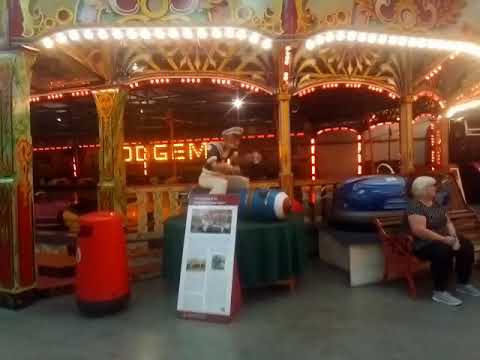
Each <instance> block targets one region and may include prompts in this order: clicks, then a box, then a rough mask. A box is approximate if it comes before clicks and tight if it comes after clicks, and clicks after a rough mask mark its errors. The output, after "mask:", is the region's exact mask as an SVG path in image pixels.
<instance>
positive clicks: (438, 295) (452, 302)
mask: <svg viewBox="0 0 480 360" xmlns="http://www.w3.org/2000/svg"><path fill="white" fill-rule="evenodd" d="M432 300H433V301H436V302H438V303H442V304H445V305H449V306H459V305H462V300H460V299H458V298H456V297H455V296H453V295H452V294H450V293H449V292H448V291H434V292H433V296H432Z"/></svg>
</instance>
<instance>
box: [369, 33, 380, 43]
mask: <svg viewBox="0 0 480 360" xmlns="http://www.w3.org/2000/svg"><path fill="white" fill-rule="evenodd" d="M377 38H378V34H375V33H372V34H368V36H367V42H368V43H369V44H375V43H376V42H377Z"/></svg>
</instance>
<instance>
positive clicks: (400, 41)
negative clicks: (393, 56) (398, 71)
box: [398, 36, 408, 47]
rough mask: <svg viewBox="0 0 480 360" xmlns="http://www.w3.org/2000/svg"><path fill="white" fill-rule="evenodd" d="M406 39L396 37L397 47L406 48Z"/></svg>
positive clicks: (404, 37)
mask: <svg viewBox="0 0 480 360" xmlns="http://www.w3.org/2000/svg"><path fill="white" fill-rule="evenodd" d="M407 44H408V38H407V37H406V36H399V37H398V46H402V47H403V46H407Z"/></svg>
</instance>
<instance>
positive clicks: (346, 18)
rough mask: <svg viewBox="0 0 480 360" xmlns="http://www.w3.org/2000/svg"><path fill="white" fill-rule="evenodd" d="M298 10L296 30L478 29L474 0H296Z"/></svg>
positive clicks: (478, 6) (458, 32)
mask: <svg viewBox="0 0 480 360" xmlns="http://www.w3.org/2000/svg"><path fill="white" fill-rule="evenodd" d="M297 13H298V30H299V32H311V31H314V30H320V29H325V28H331V27H348V26H354V27H356V28H364V27H368V28H370V30H372V28H373V29H378V30H390V31H401V32H411V33H445V34H446V33H447V31H448V34H449V35H450V36H451V35H455V34H456V35H459V36H464V35H468V34H474V33H475V32H476V34H477V35H478V34H479V32H478V30H480V27H478V25H477V24H478V21H477V20H476V19H477V18H478V15H479V14H480V3H479V2H478V1H475V0H469V1H467V0H443V1H438V0H337V1H297ZM475 27H477V29H475ZM452 31H453V32H452Z"/></svg>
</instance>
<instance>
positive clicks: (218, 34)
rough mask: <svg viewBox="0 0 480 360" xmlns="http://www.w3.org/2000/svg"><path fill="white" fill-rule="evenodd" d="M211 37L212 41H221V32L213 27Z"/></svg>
mask: <svg viewBox="0 0 480 360" xmlns="http://www.w3.org/2000/svg"><path fill="white" fill-rule="evenodd" d="M212 37H213V38H214V39H221V38H222V37H223V32H222V30H220V29H219V28H217V27H215V28H213V29H212Z"/></svg>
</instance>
